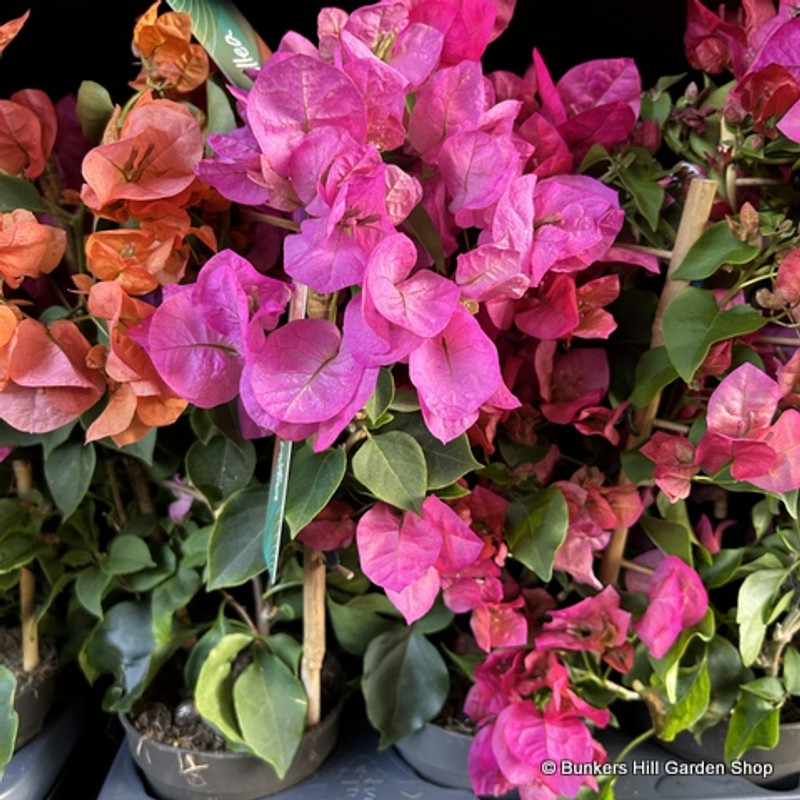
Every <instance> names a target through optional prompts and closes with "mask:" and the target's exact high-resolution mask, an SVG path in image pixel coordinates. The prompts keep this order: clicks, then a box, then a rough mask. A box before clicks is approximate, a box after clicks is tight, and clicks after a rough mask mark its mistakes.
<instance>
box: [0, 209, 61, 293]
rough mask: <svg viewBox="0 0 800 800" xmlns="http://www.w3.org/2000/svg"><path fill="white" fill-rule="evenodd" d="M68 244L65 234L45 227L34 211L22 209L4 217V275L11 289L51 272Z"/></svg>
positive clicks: (0, 231)
mask: <svg viewBox="0 0 800 800" xmlns="http://www.w3.org/2000/svg"><path fill="white" fill-rule="evenodd" d="M66 245H67V234H66V233H65V232H64V231H62V230H61V229H60V228H54V227H53V226H52V225H43V224H42V223H41V222H39V220H38V219H36V216H35V215H34V214H32V213H31V212H30V211H26V210H25V209H22V208H18V209H16V210H15V211H12V212H11V213H10V214H0V276H2V278H3V280H4V281H5V282H6V283H8V284H9V286H13V287H17V286H19V285H20V284H21V283H22V281H23V279H24V278H36V277H39V276H40V275H44V274H46V273H48V272H51V271H52V270H53V269H55V268H56V266H58V262H59V261H61V258H62V256H63V255H64V249H65V247H66Z"/></svg>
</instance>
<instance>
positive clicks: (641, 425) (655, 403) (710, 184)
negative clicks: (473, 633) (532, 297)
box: [599, 178, 717, 584]
mask: <svg viewBox="0 0 800 800" xmlns="http://www.w3.org/2000/svg"><path fill="white" fill-rule="evenodd" d="M716 193H717V183H716V181H712V180H708V179H706V178H694V179H693V180H692V181H691V183H690V184H689V192H688V194H687V196H686V205H685V206H684V209H683V214H681V221H680V225H679V226H678V233H677V236H676V237H675V246H674V247H673V249H672V258H671V259H670V262H669V267H668V269H667V277H666V280H665V282H664V288H663V289H662V291H661V297H659V299H658V306H657V307H656V313H655V317H654V319H653V327H652V332H651V334H650V347H651V348H654V347H661V346H663V344H664V332H663V330H662V326H661V322H662V319H663V317H664V310H665V309H666V307H667V306H668V305H669V304H670V302H671V301H672V299H673V298H674V297H675V295H677V294H678V292H680V291H681V290H682V289H683V288H684V287H686V286H687V285H688V282H687V281H683V280H675V279H673V278H672V275H673V274H674V272H675V271H676V270H677V269H678V267H679V266H680V265H681V264H682V263H683V259H684V258H686V254H687V253H688V252H689V248H690V247H691V246H692V245H693V244H694V243H695V242H696V241H697V239H699V238H700V234H702V232H703V231H704V230H705V227H706V223H707V222H708V217H709V215H710V214H711V206H712V205H713V203H714V197H715V196H716ZM660 403H661V392H660V391H659V392H657V393H656V395H655V397H653V399H652V400H651V401H650V404H649V405H647V406H644V407H643V408H640V409H637V411H636V413H635V414H634V418H633V419H634V428H635V429H636V431H637V433H636V434H635V435H633V436H630V437H628V441H627V442H626V445H625V447H626V449H627V450H633V449H634V448H636V447H638V446H639V445H640V444H642V443H644V442H645V441H647V440H648V439H649V438H650V434H651V433H652V432H653V421H654V420H655V418H656V414H657V413H658V407H659V405H660ZM619 482H620V483H627V482H628V479H627V476H626V475H625V473H624V471H622V472H621V474H620V477H619ZM627 541H628V529H627V528H620V529H618V530H615V531H613V532H612V534H611V539H610V540H609V542H608V545H606V548H605V551H604V552H603V560H602V563H601V565H600V570H599V578H600V581H601V582H602V583H603V584H611V583H616V582H617V580H618V578H619V571H620V567H621V566H622V557H623V555H624V553H625V544H626V543H627Z"/></svg>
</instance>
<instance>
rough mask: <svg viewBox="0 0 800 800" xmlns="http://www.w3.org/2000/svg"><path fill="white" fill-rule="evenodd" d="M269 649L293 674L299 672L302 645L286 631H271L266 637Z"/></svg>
mask: <svg viewBox="0 0 800 800" xmlns="http://www.w3.org/2000/svg"><path fill="white" fill-rule="evenodd" d="M267 645H268V646H269V651H270V653H272V654H273V655H275V656H277V657H278V658H279V659H280V660H281V661H283V663H284V664H285V665H286V666H287V667H288V668H289V670H290V671H291V673H292V674H293V675H299V674H300V662H301V660H302V658H303V645H302V644H301V643H300V642H298V641H297V639H295V638H294V636H291V635H289V634H288V633H273V634H271V635H270V637H269V638H268V639H267Z"/></svg>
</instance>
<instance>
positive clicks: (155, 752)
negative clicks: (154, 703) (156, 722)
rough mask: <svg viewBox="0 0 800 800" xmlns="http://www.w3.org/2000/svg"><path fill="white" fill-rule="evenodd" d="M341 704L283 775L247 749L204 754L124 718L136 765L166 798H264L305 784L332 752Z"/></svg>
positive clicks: (302, 745) (307, 737)
mask: <svg viewBox="0 0 800 800" xmlns="http://www.w3.org/2000/svg"><path fill="white" fill-rule="evenodd" d="M341 708H342V706H341V703H340V704H339V705H337V706H336V707H335V708H334V709H332V710H331V712H330V713H329V714H328V715H327V716H326V717H325V719H323V720H322V722H321V723H320V724H319V725H317V726H316V727H314V728H311V729H310V730H308V731H307V732H306V734H305V735H304V736H303V739H302V740H301V742H300V746H299V747H298V749H297V754H296V755H295V758H294V761H293V762H292V766H291V767H290V768H289V771H288V772H287V773H286V775H285V776H284V778H283V779H279V778H278V776H277V775H276V774H275V770H274V769H273V768H272V767H271V766H270V765H269V764H268V763H267V762H265V761H262V760H261V759H260V758H256V757H255V756H252V755H248V754H245V753H229V752H221V753H204V752H200V751H197V750H189V749H187V748H184V747H172V746H170V745H167V744H162V743H160V742H155V741H153V740H152V739H148V738H146V737H144V736H142V734H140V733H139V732H138V731H136V730H135V729H134V728H133V726H132V725H131V724H130V722H129V721H128V719H127V718H126V717H125V716H124V715H120V720H121V722H122V725H123V727H124V729H125V737H126V739H127V742H128V747H129V749H130V753H131V755H132V756H133V759H134V761H135V762H136V765H137V766H138V767H139V769H140V770H141V772H142V774H143V775H144V778H145V781H146V783H147V784H148V785H149V786H150V787H151V789H152V791H153V792H154V794H155V796H156V797H158V798H161V800H198V799H200V798H202V799H204V800H260V798H263V797H268V796H269V795H272V794H275V793H277V792H281V791H283V790H285V789H287V788H289V787H290V786H294V785H295V784H298V783H301V782H302V781H304V780H306V779H307V778H309V777H310V776H311V775H313V774H314V773H315V772H316V771H317V770H318V769H319V768H320V766H321V765H322V764H323V762H324V761H325V759H326V758H327V757H328V756H329V755H330V753H331V751H332V750H333V748H334V745H335V744H336V740H337V737H338V732H339V719H340V715H341Z"/></svg>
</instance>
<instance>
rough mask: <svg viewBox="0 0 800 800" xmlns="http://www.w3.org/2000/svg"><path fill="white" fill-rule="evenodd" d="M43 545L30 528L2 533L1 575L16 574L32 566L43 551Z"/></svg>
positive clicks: (0, 544)
mask: <svg viewBox="0 0 800 800" xmlns="http://www.w3.org/2000/svg"><path fill="white" fill-rule="evenodd" d="M43 550H44V545H42V544H41V543H40V542H39V540H38V539H37V537H36V534H35V532H34V531H32V530H31V529H30V528H28V529H22V528H11V529H6V530H5V531H2V532H0V575H2V574H5V573H9V572H16V571H17V570H18V569H19V568H20V567H24V566H25V565H26V564H30V563H31V561H33V560H34V559H35V558H36V557H37V556H38V555H39V554H40V553H42V551H43Z"/></svg>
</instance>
